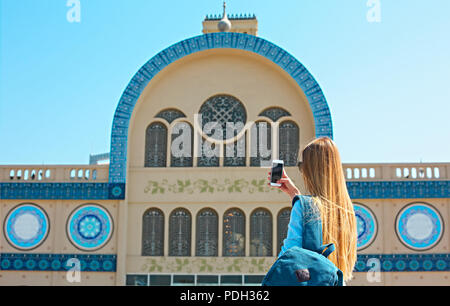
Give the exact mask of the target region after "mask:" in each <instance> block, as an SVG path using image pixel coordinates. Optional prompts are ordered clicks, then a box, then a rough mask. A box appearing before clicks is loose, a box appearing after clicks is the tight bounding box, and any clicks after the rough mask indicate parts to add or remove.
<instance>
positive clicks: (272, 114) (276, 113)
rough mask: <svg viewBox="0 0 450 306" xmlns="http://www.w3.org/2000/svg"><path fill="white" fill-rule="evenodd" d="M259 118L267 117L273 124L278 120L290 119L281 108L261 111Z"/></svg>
mask: <svg viewBox="0 0 450 306" xmlns="http://www.w3.org/2000/svg"><path fill="white" fill-rule="evenodd" d="M259 116H260V117H267V118H269V119H270V120H272V121H273V122H276V121H278V120H279V119H280V118H283V117H290V116H291V114H290V113H289V112H288V111H285V110H284V109H282V108H279V107H271V108H268V109H266V110H265V111H263V112H262V113H261V114H259Z"/></svg>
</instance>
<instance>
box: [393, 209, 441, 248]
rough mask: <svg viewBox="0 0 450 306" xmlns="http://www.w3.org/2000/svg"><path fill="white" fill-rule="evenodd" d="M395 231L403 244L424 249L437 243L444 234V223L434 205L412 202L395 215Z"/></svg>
mask: <svg viewBox="0 0 450 306" xmlns="http://www.w3.org/2000/svg"><path fill="white" fill-rule="evenodd" d="M396 231H397V235H398V237H399V239H400V241H401V242H402V243H403V244H404V245H405V246H407V247H408V248H411V249H413V250H417V251H425V250H428V249H431V248H432V247H434V246H435V245H436V244H438V243H439V241H440V240H441V238H442V235H443V234H444V224H443V222H442V217H441V215H440V214H439V212H438V211H437V210H436V209H435V208H434V207H432V206H431V205H428V204H425V203H414V204H410V205H408V206H406V207H404V208H403V209H402V210H401V211H400V212H399V214H398V215H397V220H396Z"/></svg>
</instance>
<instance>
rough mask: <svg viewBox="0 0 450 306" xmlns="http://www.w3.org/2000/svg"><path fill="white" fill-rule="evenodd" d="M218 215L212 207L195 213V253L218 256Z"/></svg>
mask: <svg viewBox="0 0 450 306" xmlns="http://www.w3.org/2000/svg"><path fill="white" fill-rule="evenodd" d="M218 226H219V224H218V216H217V213H216V212H215V211H214V210H212V209H203V210H202V211H200V212H199V213H198V215H197V227H196V228H197V230H196V231H197V233H196V252H195V253H196V255H197V256H218V248H217V244H218V232H219V228H218Z"/></svg>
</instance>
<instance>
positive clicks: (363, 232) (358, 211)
mask: <svg viewBox="0 0 450 306" xmlns="http://www.w3.org/2000/svg"><path fill="white" fill-rule="evenodd" d="M354 210H355V215H356V223H357V231H358V251H360V250H363V249H365V248H367V247H368V246H370V245H371V244H372V242H373V241H374V240H375V237H376V235H377V231H378V227H377V219H376V218H375V215H374V214H373V212H372V211H371V210H370V209H369V208H368V207H366V206H364V205H361V204H354Z"/></svg>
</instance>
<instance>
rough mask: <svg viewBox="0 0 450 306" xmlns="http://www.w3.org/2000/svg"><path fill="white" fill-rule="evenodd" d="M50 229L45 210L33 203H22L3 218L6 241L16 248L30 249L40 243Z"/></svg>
mask: <svg viewBox="0 0 450 306" xmlns="http://www.w3.org/2000/svg"><path fill="white" fill-rule="evenodd" d="M49 229H50V224H49V220H48V216H47V214H46V213H45V211H44V210H43V209H42V208H40V207H39V206H37V205H34V204H22V205H19V206H17V207H15V208H14V209H12V210H11V211H10V212H9V214H8V216H7V217H6V219H5V223H4V231H5V237H6V239H7V240H8V242H9V243H10V244H11V245H12V246H13V247H14V248H16V249H19V250H31V249H34V248H37V247H38V246H39V245H41V244H42V243H43V242H44V241H45V239H46V238H47V235H48V232H49Z"/></svg>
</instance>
